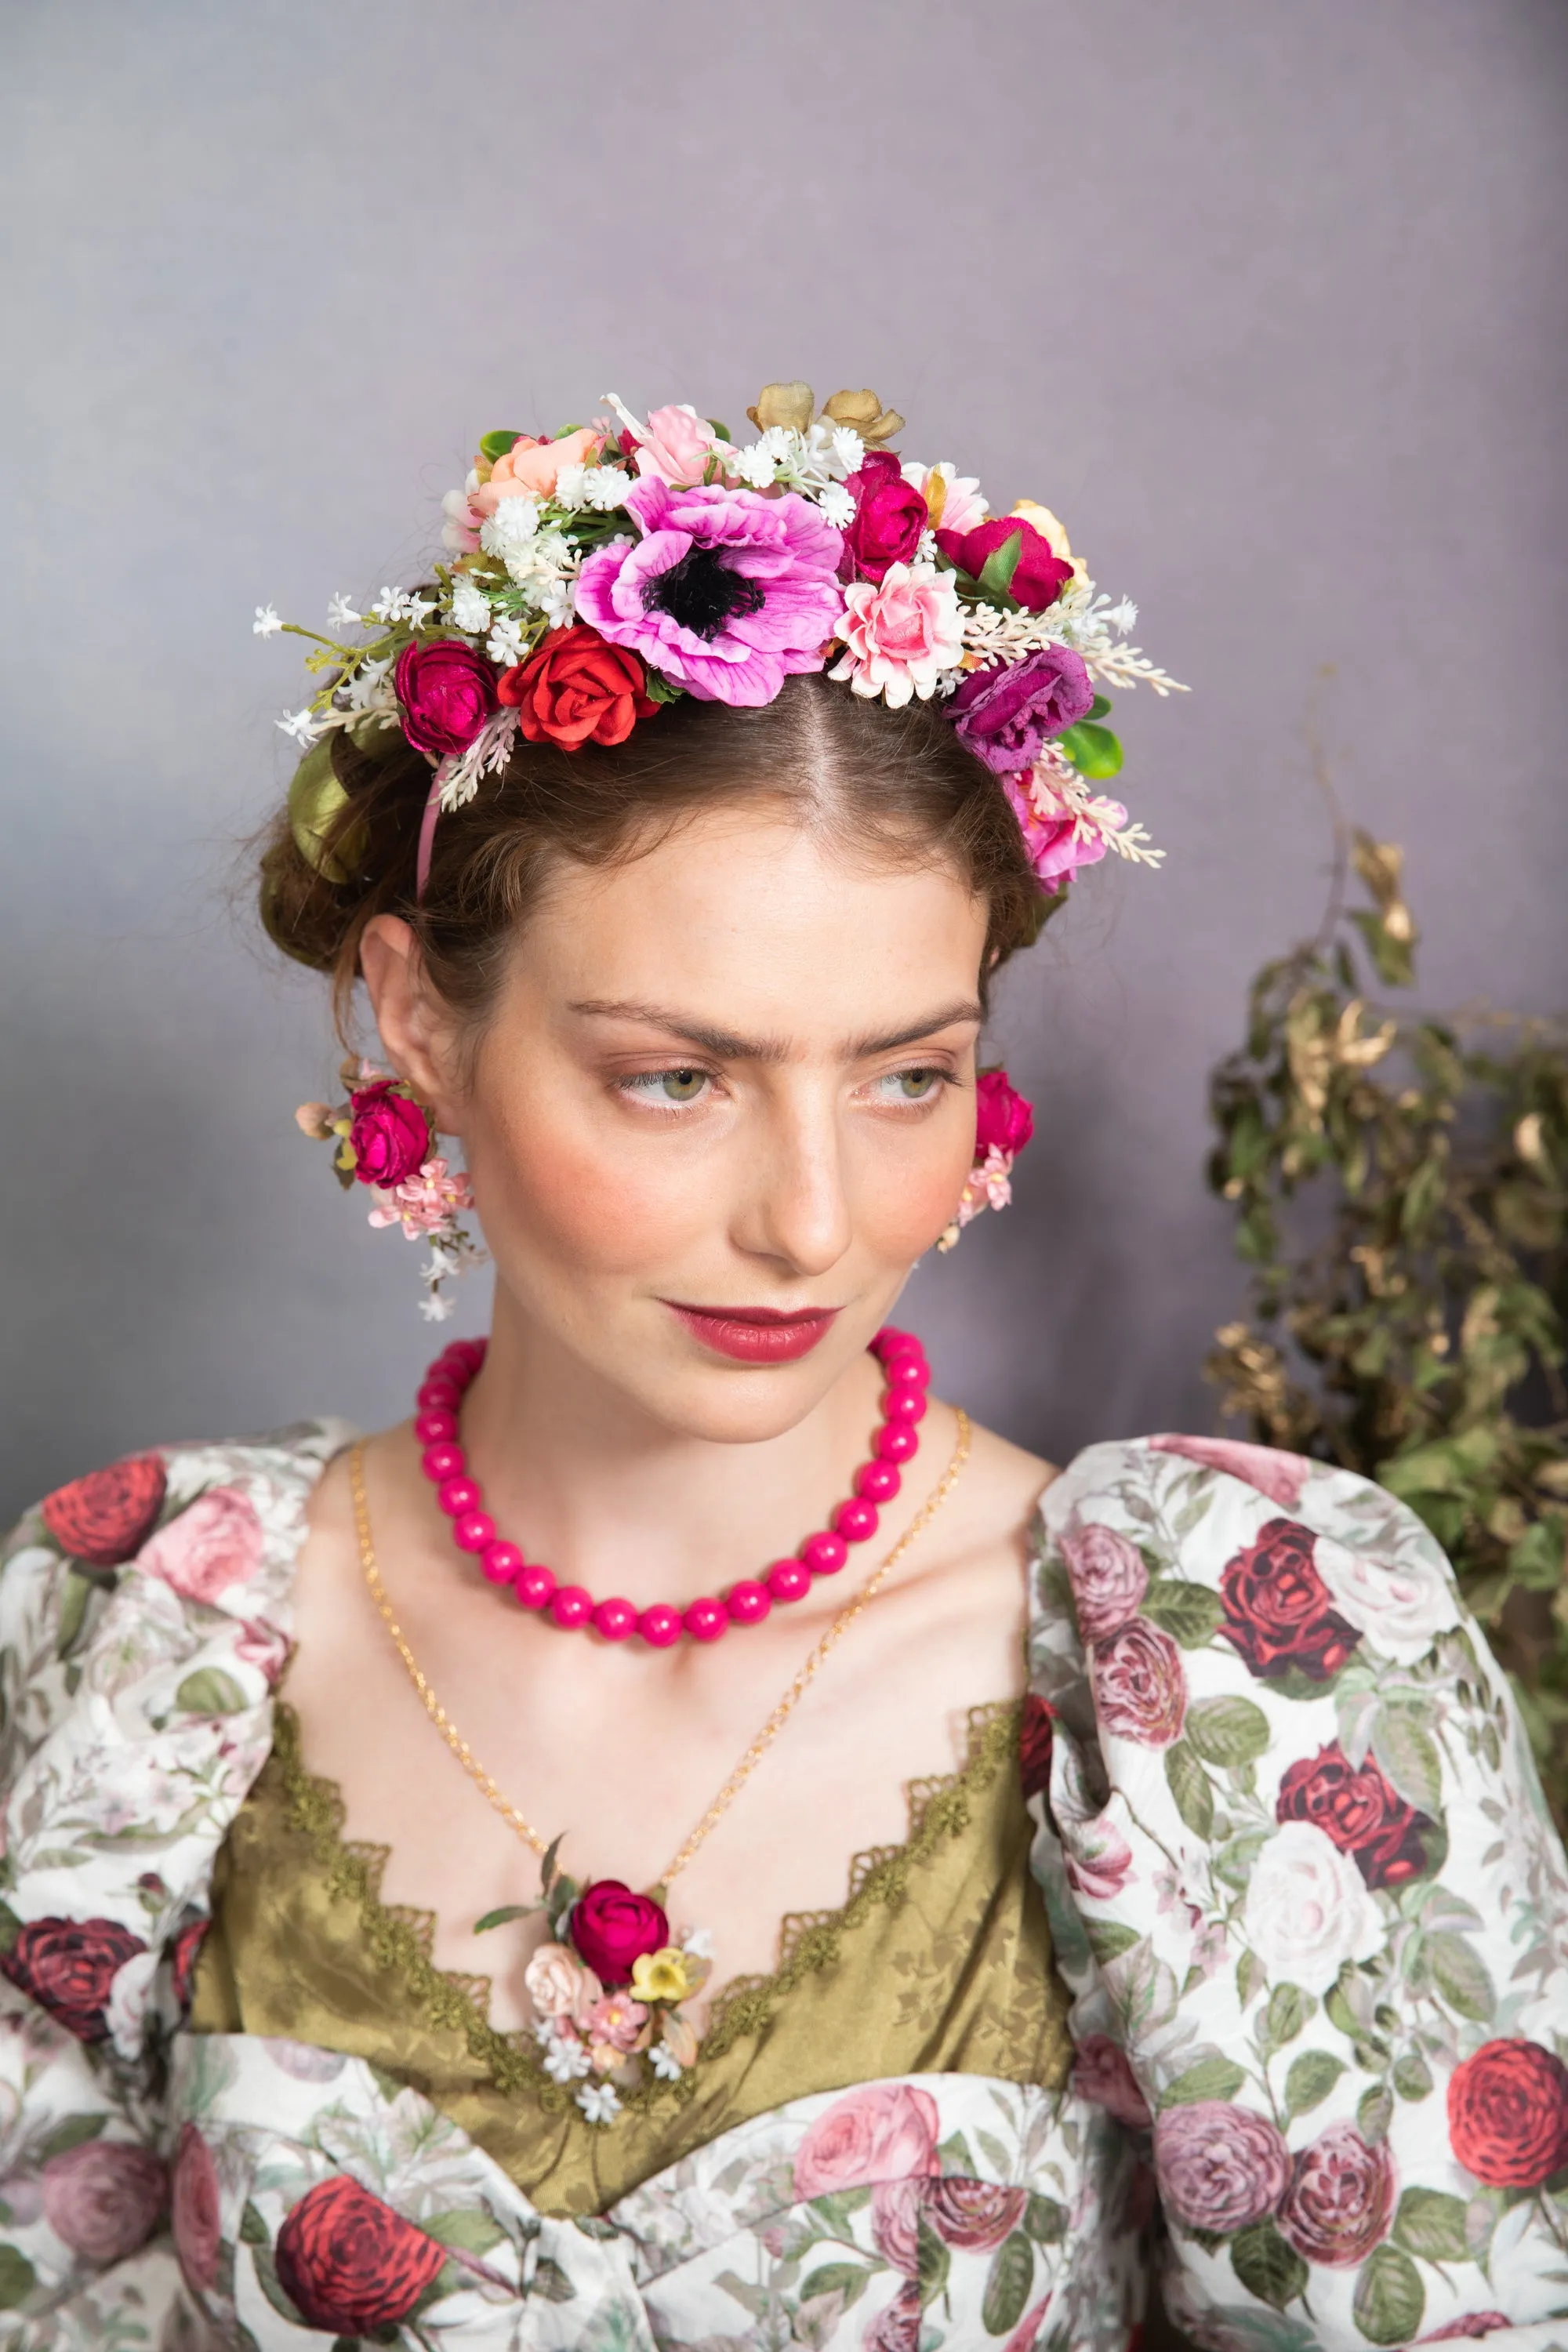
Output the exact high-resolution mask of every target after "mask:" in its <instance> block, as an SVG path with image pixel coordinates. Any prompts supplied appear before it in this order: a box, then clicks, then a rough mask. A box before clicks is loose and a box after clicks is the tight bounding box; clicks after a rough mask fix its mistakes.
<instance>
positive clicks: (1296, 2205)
mask: <svg viewBox="0 0 1568 2352" xmlns="http://www.w3.org/2000/svg"><path fill="white" fill-rule="evenodd" d="M1394 2202H1395V2182H1394V2158H1393V2157H1392V2156H1391V2155H1390V2153H1389V2149H1388V2143H1387V2142H1386V2140H1385V2141H1384V2142H1382V2143H1381V2144H1380V2145H1379V2146H1378V2147H1368V2146H1367V2144H1366V2142H1365V2140H1363V2137H1362V2136H1361V2134H1360V2132H1358V2131H1357V2129H1356V2127H1355V2126H1354V2125H1353V2124H1344V2123H1342V2124H1331V2125H1330V2126H1329V2127H1328V2129H1327V2131H1325V2132H1324V2133H1322V2134H1321V2137H1319V2138H1317V2139H1315V2140H1314V2141H1313V2143H1312V2145H1311V2147H1309V2148H1307V2149H1305V2150H1303V2152H1302V2153H1301V2155H1300V2156H1299V2157H1297V2158H1296V2160H1295V2162H1294V2164H1293V2166H1292V2167H1291V2172H1290V2186H1289V2189H1287V2190H1286V2191H1285V2194H1284V2197H1283V2199H1282V2200H1280V2205H1279V2227H1280V2229H1281V2230H1282V2231H1284V2233H1285V2235H1286V2236H1287V2237H1288V2238H1289V2241H1290V2243H1291V2244H1292V2245H1293V2246H1294V2247H1295V2249H1296V2252H1298V2253H1299V2254H1300V2256H1301V2257H1302V2259H1303V2261H1305V2262H1309V2263H1327V2264H1328V2265H1329V2267H1330V2268H1331V2269H1334V2270H1348V2269H1350V2268H1352V2266H1353V2264H1355V2263H1361V2262H1364V2261H1365V2259H1366V2257H1367V2255H1368V2254H1370V2253H1371V2252H1372V2250H1373V2246H1376V2245H1380V2244H1381V2243H1382V2242H1383V2240H1384V2238H1385V2237H1386V2236H1387V2235H1388V2225H1389V2223H1390V2222H1391V2221H1393V2219H1394Z"/></svg>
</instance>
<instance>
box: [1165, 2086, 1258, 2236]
mask: <svg viewBox="0 0 1568 2352" xmlns="http://www.w3.org/2000/svg"><path fill="white" fill-rule="evenodd" d="M1154 2165H1155V2168H1156V2170H1157V2171H1158V2173H1159V2176H1160V2195H1161V2197H1162V2199H1163V2201H1164V2207H1165V2210H1166V2212H1167V2213H1169V2214H1170V2215H1171V2217H1172V2218H1173V2220H1174V2221H1180V2222H1182V2223H1183V2224H1184V2227H1185V2228H1187V2229H1189V2230H1208V2231H1213V2232H1214V2233H1215V2235H1216V2236H1219V2237H1229V2236H1230V2235H1231V2233H1232V2232H1233V2231H1237V2230H1245V2229H1246V2228H1247V2225H1248V2223H1249V2222H1253V2221H1261V2220H1262V2218H1263V2216H1264V2214H1265V2213H1271V2212H1272V2211H1273V2210H1274V2208H1275V2207H1276V2206H1277V2205H1278V2204H1279V2200H1280V2198H1281V2197H1282V2196H1283V2195H1284V2193H1285V2189H1286V2188H1287V2186H1288V2184H1289V2179H1290V2154H1289V2149H1288V2148H1287V2147H1286V2145H1285V2142H1284V2140H1283V2139H1282V2138H1281V2137H1280V2135H1279V2129H1278V2127H1277V2126H1275V2125H1274V2124H1272V2123H1270V2122H1269V2120H1268V2116H1259V2115H1255V2114H1254V2113H1253V2111H1252V2109H1251V2108H1250V2107H1238V2106H1235V2105H1232V2103H1231V2102H1230V2100H1228V2099H1198V2100H1195V2101H1194V2103H1193V2105H1190V2106H1179V2107H1167V2108H1166V2109H1165V2111H1164V2113H1163V2116H1161V2117H1160V2119H1159V2121H1158V2122H1157V2123H1156V2125H1155V2126H1154Z"/></svg>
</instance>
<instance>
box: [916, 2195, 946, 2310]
mask: <svg viewBox="0 0 1568 2352" xmlns="http://www.w3.org/2000/svg"><path fill="white" fill-rule="evenodd" d="M951 2270H952V2254H951V2253H950V2252H948V2250H947V2247H946V2246H945V2244H944V2243H943V2242H942V2239H941V2238H939V2237H938V2235H937V2233H936V2231H934V2230H933V2229H932V2228H931V2223H930V2222H929V2221H927V2220H926V2218H925V2215H924V2214H923V2213H922V2214H921V2218H920V2221H919V2223H918V2225H917V2227H916V2231H915V2283H916V2284H917V2285H918V2286H919V2288H920V2291H921V2310H922V2311H923V2310H924V2309H925V2307H926V2305H927V2304H930V2303H934V2302H935V2301H936V2299H937V2296H938V2295H939V2294H941V2293H942V2289H943V2287H944V2286H945V2285H946V2284H947V2275H948V2273H949V2272H950V2271H951Z"/></svg>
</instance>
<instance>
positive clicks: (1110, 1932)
mask: <svg viewBox="0 0 1568 2352" xmlns="http://www.w3.org/2000/svg"><path fill="white" fill-rule="evenodd" d="M17 1924H18V1926H20V1922H18V1923H17ZM1083 1931H1084V1934H1085V1935H1086V1936H1087V1937H1089V1950H1090V1951H1091V1952H1092V1953H1093V1954H1094V1957H1095V1958H1096V1959H1097V1960H1098V1961H1099V1962H1100V1967H1101V1968H1104V1967H1105V1966H1106V1965H1107V1963H1108V1962H1109V1961H1111V1960H1119V1959H1120V1958H1121V1955H1122V1953H1123V1952H1130V1951H1131V1949H1132V1947H1133V1945H1134V1944H1135V1943H1136V1942H1137V1941H1138V1930H1137V1928H1136V1927H1123V1925H1122V1923H1121V1920H1120V1919H1088V1918H1086V1919H1085V1921H1084V1923H1083ZM13 1940H15V1939H13Z"/></svg>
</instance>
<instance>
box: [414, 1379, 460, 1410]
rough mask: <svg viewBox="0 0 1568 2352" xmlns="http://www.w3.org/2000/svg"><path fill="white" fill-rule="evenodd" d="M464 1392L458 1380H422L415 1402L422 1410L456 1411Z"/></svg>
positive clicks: (417, 1389) (415, 1395) (415, 1394)
mask: <svg viewBox="0 0 1568 2352" xmlns="http://www.w3.org/2000/svg"><path fill="white" fill-rule="evenodd" d="M462 1393H463V1391H462V1390H461V1389H460V1388H459V1387H458V1383H457V1382H456V1381H420V1383H419V1386H418V1387H417V1388H416V1390H415V1391H414V1402H415V1403H416V1405H417V1406H418V1407H419V1410H420V1412H457V1410H458V1400H459V1398H460V1397H461V1396H462Z"/></svg>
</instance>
